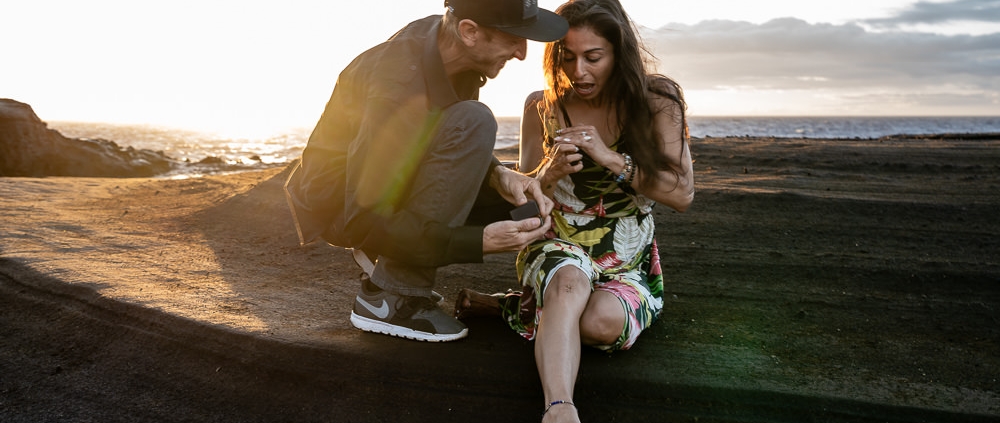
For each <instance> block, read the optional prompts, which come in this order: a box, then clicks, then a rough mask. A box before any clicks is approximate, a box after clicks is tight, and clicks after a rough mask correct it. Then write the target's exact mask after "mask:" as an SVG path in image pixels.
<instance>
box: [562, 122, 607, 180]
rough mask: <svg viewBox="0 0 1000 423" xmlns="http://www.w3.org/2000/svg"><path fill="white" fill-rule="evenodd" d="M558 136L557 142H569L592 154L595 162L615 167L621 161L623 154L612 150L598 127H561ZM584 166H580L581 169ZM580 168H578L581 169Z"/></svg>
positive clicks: (587, 153) (591, 156)
mask: <svg viewBox="0 0 1000 423" xmlns="http://www.w3.org/2000/svg"><path fill="white" fill-rule="evenodd" d="M556 134H557V136H556V138H555V141H556V144H557V145H559V144H569V145H572V146H574V147H576V148H578V149H579V150H580V151H582V152H583V153H585V154H586V155H588V156H590V158H591V159H593V160H594V162H595V163H597V164H599V165H601V166H604V167H606V168H611V167H613V166H614V165H615V164H616V163H618V162H619V161H621V155H620V154H618V153H616V152H614V151H612V150H611V148H610V147H608V145H607V144H605V143H604V140H603V139H601V134H600V133H598V132H597V128H594V127H593V126H589V125H580V126H572V127H569V128H564V129H560V130H559V131H558V132H556ZM582 168H583V167H582V166H580V169H582ZM580 169H577V171H579V170H580Z"/></svg>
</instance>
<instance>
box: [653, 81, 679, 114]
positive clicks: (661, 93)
mask: <svg viewBox="0 0 1000 423" xmlns="http://www.w3.org/2000/svg"><path fill="white" fill-rule="evenodd" d="M646 78H647V80H646V86H647V87H649V89H648V90H646V99H647V100H648V101H649V104H650V105H651V106H654V109H656V110H661V109H663V108H664V107H667V106H670V105H674V104H676V105H680V106H682V107H683V106H684V91H683V90H681V86H680V84H678V83H677V82H676V81H674V80H673V79H670V78H668V77H666V76H663V75H655V74H654V75H648V76H647V77H646Z"/></svg>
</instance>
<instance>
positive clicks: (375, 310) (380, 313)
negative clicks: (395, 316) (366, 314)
mask: <svg viewBox="0 0 1000 423" xmlns="http://www.w3.org/2000/svg"><path fill="white" fill-rule="evenodd" d="M379 301H381V302H382V305H380V306H378V307H375V306H373V305H371V304H368V301H365V300H362V299H360V298H358V302H360V303H361V305H363V306H364V307H365V308H366V309H368V311H370V312H371V313H372V314H374V315H375V317H378V318H379V319H385V318H386V317H389V304H386V302H385V300H379Z"/></svg>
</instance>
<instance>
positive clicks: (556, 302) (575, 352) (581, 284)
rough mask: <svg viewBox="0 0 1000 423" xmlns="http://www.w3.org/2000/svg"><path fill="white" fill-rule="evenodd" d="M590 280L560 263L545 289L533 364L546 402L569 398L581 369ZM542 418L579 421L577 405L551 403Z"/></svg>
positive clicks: (571, 396) (571, 395)
mask: <svg viewBox="0 0 1000 423" xmlns="http://www.w3.org/2000/svg"><path fill="white" fill-rule="evenodd" d="M590 293H591V290H590V280H589V279H588V278H587V276H586V275H585V274H584V273H583V272H582V271H580V269H577V268H575V267H569V266H567V267H563V268H562V269H559V270H558V271H557V272H556V274H555V275H554V276H553V278H552V281H550V282H549V286H548V287H547V288H546V289H545V294H544V295H545V296H544V298H543V300H544V301H543V302H542V304H543V306H542V316H541V319H540V320H539V322H538V330H537V332H536V333H535V364H536V365H537V366H538V375H539V377H540V379H541V382H542V391H543V392H544V393H545V405H548V404H550V403H551V402H553V401H560V400H561V401H572V400H573V388H574V385H575V384H576V376H577V372H578V371H579V369H580V316H581V315H582V314H583V310H584V309H585V308H586V306H587V300H588V298H589V297H590ZM542 421H544V422H579V421H580V418H579V416H578V415H577V411H576V407H574V406H572V405H569V404H559V405H555V406H553V407H552V408H551V409H550V410H549V411H548V412H547V413H545V416H544V417H543V419H542Z"/></svg>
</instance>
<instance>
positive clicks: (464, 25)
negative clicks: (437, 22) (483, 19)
mask: <svg viewBox="0 0 1000 423" xmlns="http://www.w3.org/2000/svg"><path fill="white" fill-rule="evenodd" d="M458 35H459V36H461V37H462V44H465V46H466V47H475V45H476V42H478V41H479V36H480V35H482V28H480V27H479V24H477V23H476V22H475V21H473V20H471V19H462V20H461V21H459V22H458Z"/></svg>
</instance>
